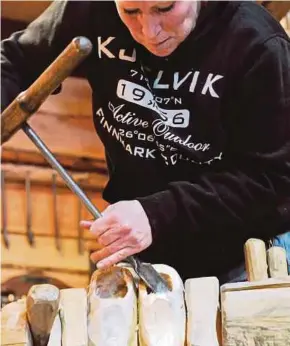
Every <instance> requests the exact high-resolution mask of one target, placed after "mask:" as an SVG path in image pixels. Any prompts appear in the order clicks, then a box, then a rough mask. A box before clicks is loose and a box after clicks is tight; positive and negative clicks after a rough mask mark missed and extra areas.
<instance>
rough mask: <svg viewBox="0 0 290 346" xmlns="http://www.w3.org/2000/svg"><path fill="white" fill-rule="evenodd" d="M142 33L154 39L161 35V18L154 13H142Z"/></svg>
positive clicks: (147, 37)
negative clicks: (153, 14)
mask: <svg viewBox="0 0 290 346" xmlns="http://www.w3.org/2000/svg"><path fill="white" fill-rule="evenodd" d="M140 24H141V28H142V34H143V36H144V37H145V38H146V39H147V40H152V39H154V38H155V37H156V36H158V35H159V33H160V31H161V26H160V22H159V20H158V19H157V18H156V17H155V16H152V15H142V18H141V23H140Z"/></svg>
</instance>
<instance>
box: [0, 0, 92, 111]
mask: <svg viewBox="0 0 290 346" xmlns="http://www.w3.org/2000/svg"><path fill="white" fill-rule="evenodd" d="M89 10H90V2H89V1H77V2H71V1H54V2H53V3H52V4H51V5H50V6H49V7H48V8H47V9H46V10H45V11H44V12H43V13H42V14H41V15H40V16H39V17H38V18H37V19H36V20H35V21H33V22H32V23H31V24H30V25H29V26H28V27H27V28H26V29H25V30H23V31H19V32H16V33H14V34H12V35H11V36H10V37H9V38H8V39H5V40H3V41H1V110H4V109H5V108H6V107H7V106H8V105H9V104H10V103H11V101H13V99H14V98H15V97H16V96H17V95H18V94H19V92H21V91H23V90H25V89H27V88H28V87H29V86H30V85H31V84H32V83H33V82H34V81H35V80H36V79H37V77H38V76H39V75H40V74H41V73H42V72H43V71H44V70H45V69H46V68H47V67H48V66H49V65H50V63H51V62H52V61H53V60H54V59H55V58H56V57H57V56H58V55H59V54H60V53H61V52H62V51H63V50H64V49H65V48H66V46H67V45H68V44H69V43H70V42H71V40H72V39H73V38H74V37H76V36H82V35H84V36H87V34H88V27H87V24H88V22H89V20H88V18H89V17H88V16H89Z"/></svg>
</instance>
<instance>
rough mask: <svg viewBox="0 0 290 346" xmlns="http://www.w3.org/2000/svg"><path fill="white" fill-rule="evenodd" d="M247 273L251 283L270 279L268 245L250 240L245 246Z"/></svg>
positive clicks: (257, 240) (258, 240)
mask: <svg viewBox="0 0 290 346" xmlns="http://www.w3.org/2000/svg"><path fill="white" fill-rule="evenodd" d="M244 253H245V262H246V271H247V276H248V280H249V281H259V280H264V279H267V278H268V273H267V256H266V245H265V243H264V242H263V241H262V240H260V239H254V238H252V239H249V240H247V241H246V243H245V246H244Z"/></svg>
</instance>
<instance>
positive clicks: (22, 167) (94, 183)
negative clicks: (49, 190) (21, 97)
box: [1, 159, 108, 192]
mask: <svg viewBox="0 0 290 346" xmlns="http://www.w3.org/2000/svg"><path fill="white" fill-rule="evenodd" d="M65 168H66V170H67V172H68V173H69V174H70V176H71V177H72V178H73V179H74V180H75V181H76V183H77V184H79V185H80V186H81V187H82V189H84V190H89V191H91V192H93V191H94V192H96V191H99V192H101V191H102V190H103V189H104V187H105V185H106V183H107V180H108V178H107V175H106V174H104V171H102V170H99V169H98V168H95V169H94V171H95V172H90V171H87V170H83V171H81V170H79V171H75V170H69V169H67V168H71V167H65ZM1 170H2V171H4V172H5V180H6V181H7V182H13V183H20V184H21V183H23V182H24V180H25V176H26V174H27V172H29V173H30V179H31V182H32V183H33V184H34V185H41V186H42V187H47V186H51V182H52V174H53V173H54V170H53V169H52V168H51V167H50V166H49V165H48V164H47V167H42V166H35V165H33V164H29V165H27V164H13V163H6V160H5V159H4V160H3V159H2V165H1ZM100 172H101V173H100ZM57 185H58V186H59V187H67V185H66V183H65V182H64V180H63V179H62V178H61V176H60V175H58V174H57Z"/></svg>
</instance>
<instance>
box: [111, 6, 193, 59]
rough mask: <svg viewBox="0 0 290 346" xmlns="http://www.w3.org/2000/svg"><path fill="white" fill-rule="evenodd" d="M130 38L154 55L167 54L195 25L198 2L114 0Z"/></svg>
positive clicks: (161, 55)
mask: <svg viewBox="0 0 290 346" xmlns="http://www.w3.org/2000/svg"><path fill="white" fill-rule="evenodd" d="M116 6H117V10H118V13H119V16H120V18H121V20H122V21H123V23H124V24H125V25H126V26H127V28H128V29H129V31H130V33H131V35H132V37H133V38H134V39H135V40H136V41H137V42H138V43H140V44H142V45H143V46H144V47H146V48H147V49H148V50H149V51H150V52H151V53H153V54H154V55H157V56H160V57H165V56H168V55H170V54H171V53H172V52H173V51H174V50H175V49H176V48H177V47H178V45H179V44H180V43H181V42H182V41H184V40H185V38H186V37H187V36H188V35H189V33H190V32H191V31H192V29H193V28H194V26H195V23H196V19H197V16H198V11H199V2H198V1H186V0H185V1H148V0H147V1H146V0H143V1H124V0H116Z"/></svg>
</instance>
